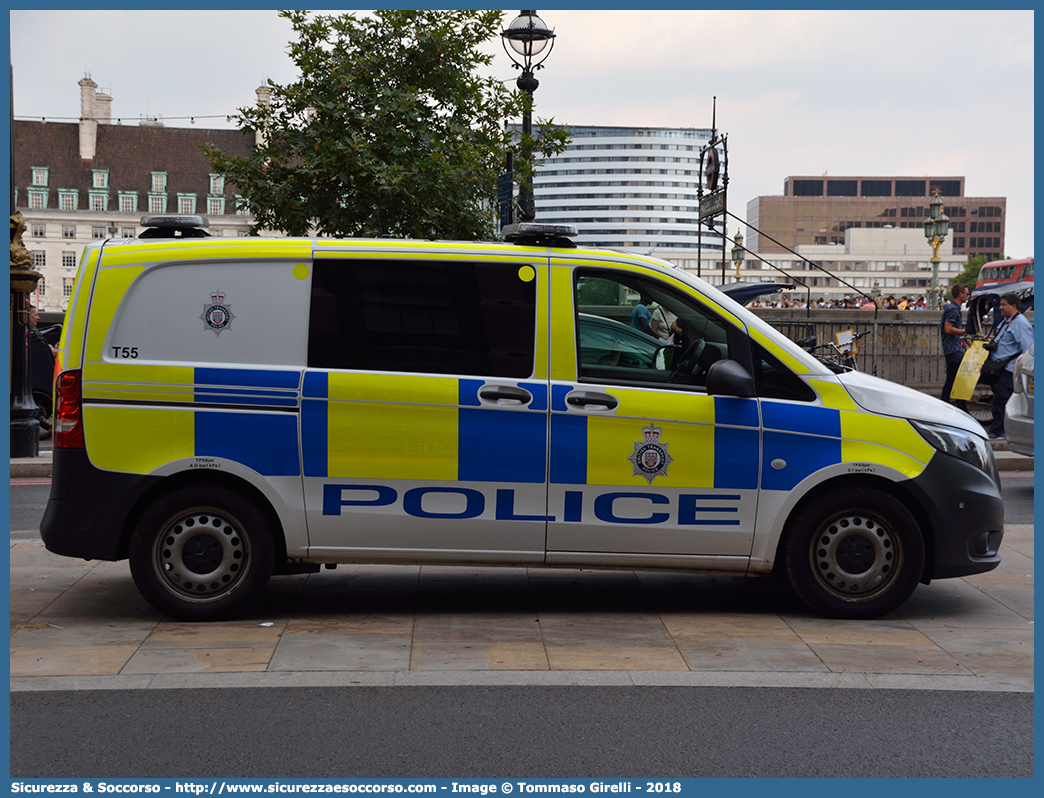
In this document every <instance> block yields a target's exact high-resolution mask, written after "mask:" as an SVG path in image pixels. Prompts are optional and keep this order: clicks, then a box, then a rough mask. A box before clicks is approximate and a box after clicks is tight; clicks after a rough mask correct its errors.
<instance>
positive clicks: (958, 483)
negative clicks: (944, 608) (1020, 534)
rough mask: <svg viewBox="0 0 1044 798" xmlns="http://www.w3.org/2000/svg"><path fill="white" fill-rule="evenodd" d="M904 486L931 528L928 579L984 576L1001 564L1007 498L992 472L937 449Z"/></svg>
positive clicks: (926, 577) (928, 538) (926, 566)
mask: <svg viewBox="0 0 1044 798" xmlns="http://www.w3.org/2000/svg"><path fill="white" fill-rule="evenodd" d="M903 485H904V487H906V488H907V489H908V490H909V491H910V493H911V494H912V495H913V497H914V499H915V500H916V501H917V503H918V504H919V505H920V507H919V509H920V513H921V515H922V521H923V522H925V523H926V524H927V527H928V529H927V530H926V532H927V535H926V540H925V543H926V545H927V547H928V551H927V559H926V561H925V566H924V581H928V580H930V579H944V578H947V577H953V576H969V575H971V574H981V573H984V572H985V571H992V570H993V569H994V568H996V567H997V566H998V565H1000V560H1001V558H1000V544H1001V539H1002V538H1003V537H1004V500H1003V499H1002V498H1001V495H1000V485H998V484H997V482H995V481H994V479H993V478H992V477H991V476H990V475H989V474H986V473H984V472H983V471H981V470H979V469H978V468H976V467H975V466H973V465H971V464H970V463H966V462H965V461H963V460H960V459H958V458H956V457H952V456H950V455H947V454H943V453H942V452H939V453H937V454H936V455H935V456H934V457H933V458H932V460H931V462H930V463H929V464H928V467H927V468H925V470H924V471H923V472H922V473H921V474H920V476H918V477H916V478H914V479H912V480H910V481H909V482H906V483H903Z"/></svg>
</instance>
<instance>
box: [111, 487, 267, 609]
mask: <svg viewBox="0 0 1044 798" xmlns="http://www.w3.org/2000/svg"><path fill="white" fill-rule="evenodd" d="M274 561H275V545H274V542H273V535H272V529H271V525H270V524H269V522H268V519H267V518H266V517H265V515H264V513H263V512H261V510H260V509H259V508H257V507H256V506H254V504H253V503H251V502H250V501H249V500H247V499H246V498H245V497H244V496H243V495H241V494H239V493H236V492H234V491H231V490H228V489H225V488H221V487H209V486H208V487H186V488H181V489H179V490H176V491H173V492H171V493H169V494H167V495H166V496H164V497H162V498H161V499H159V500H158V501H157V502H155V503H154V504H152V505H151V506H150V507H149V508H148V509H147V510H146V511H145V512H144V513H143V514H142V516H141V518H140V519H139V520H138V523H137V525H136V526H135V529H134V533H133V536H132V538H131V546H130V564H131V574H132V575H133V577H134V583H135V584H136V585H137V586H138V590H140V591H141V593H142V595H143V596H145V598H146V599H148V601H149V603H150V604H152V605H153V606H154V607H156V609H158V610H160V611H162V612H165V613H167V614H168V615H171V616H173V617H174V618H178V619H180V620H185V621H201V620H216V619H220V618H226V617H230V616H232V615H235V614H236V613H237V612H238V611H240V610H242V609H243V608H244V607H245V606H246V605H247V604H248V603H249V602H250V601H251V600H252V599H254V598H255V597H256V596H257V595H258V594H259V593H260V592H261V591H262V590H263V589H264V587H265V585H266V584H267V583H268V578H269V577H270V576H271V575H272V569H273V566H274Z"/></svg>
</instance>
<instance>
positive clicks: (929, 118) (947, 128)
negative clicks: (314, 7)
mask: <svg viewBox="0 0 1044 798" xmlns="http://www.w3.org/2000/svg"><path fill="white" fill-rule="evenodd" d="M516 13H517V12H516V11H510V12H507V13H506V14H505V17H504V24H505V25H506V24H507V23H508V22H510V21H511V19H513V18H514V16H515V15H516ZM540 14H541V17H542V18H543V19H544V21H545V22H546V23H547V25H548V26H549V27H552V28H554V29H555V32H556V34H557V39H556V42H555V48H554V51H553V52H552V53H551V55H550V57H549V58H548V59H547V61H546V62H545V67H544V69H542V70H540V71H539V72H538V75H537V76H538V78H539V79H540V87H539V89H537V92H536V95H535V103H536V110H535V115H536V116H537V117H538V118H545V119H547V118H552V119H554V121H555V122H559V123H567V124H577V125H622V126H636V127H643V126H649V127H696V128H709V127H710V126H711V121H712V112H713V108H714V102H715V100H714V98H715V97H716V98H717V100H716V103H717V111H716V121H717V128H718V130H719V131H721V132H723V133H726V134H727V135H728V147H729V175H730V180H731V182H730V185H729V199H728V201H729V209H730V210H732V211H733V212H734V213H736V215H737V216H741V217H745V215H746V210H745V209H746V205H747V202H748V201H749V200H751V199H754V198H755V197H757V196H760V195H779V194H782V192H783V181H784V179H785V178H786V177H787V176H788V175H820V174H826V175H828V176H831V175H836V176H845V175H882V176H885V175H911V176H921V175H928V174H931V175H939V176H960V175H963V176H964V177H965V178H966V181H965V194H966V195H968V196H975V197H998V196H999V197H1007V203H1008V204H1007V210H1008V212H1007V219H1008V221H1007V231H1006V247H1005V249H1006V254H1008V255H1010V256H1012V257H1024V256H1028V255H1032V254H1033V234H1034V231H1033V189H1034V180H1033V174H1034V160H1033V140H1034V125H1033V122H1034V90H1033V68H1034V53H1033V38H1034V37H1033V33H1034V31H1033V22H1034V19H1033V12H1032V11H1029V10H1023V11H961V10H953V9H952V8H947V9H946V10H945V12H944V13H940V12H938V11H936V12H927V11H896V10H889V11H822V10H820V11H772V10H758V11H690V10H668V11H623V10H612V11H606V10H574V11H541V12H540ZM10 26H11V63H12V65H13V69H14V113H15V116H16V117H18V118H30V117H31V118H37V119H39V118H41V117H46V118H48V119H53V120H62V119H66V120H70V121H73V120H75V119H77V118H78V116H79V86H78V85H77V83H78V81H79V80H80V79H81V78H83V77H84V76H85V75H90V77H91V78H92V79H93V80H94V81H95V82H96V83H97V84H98V86H99V89H101V90H103V91H106V92H108V93H109V94H111V95H112V97H113V103H112V113H113V116H114V117H116V118H121V119H123V120H124V124H128V123H129V124H137V122H138V121H139V120H140V119H141V118H143V117H145V116H152V117H159V118H160V119H162V120H163V121H164V122H165V124H167V125H170V126H191V125H192V124H195V125H197V126H200V127H231V126H232V125H231V124H230V123H229V122H228V121H227V117H228V116H229V115H231V114H234V113H235V111H236V109H237V108H240V107H242V106H244V105H249V104H252V103H253V102H254V101H255V94H254V90H255V89H256V88H257V87H258V86H260V85H261V84H262V83H263V82H264V81H265V80H267V79H271V80H273V81H275V82H277V83H287V82H290V81H292V80H293V79H294V78H295V76H296V72H295V68H294V65H293V63H292V62H291V61H290V59H289V57H288V56H287V45H288V43H289V41H290V40H291V38H292V32H291V30H290V25H289V23H288V22H286V21H285V20H282V19H280V18H279V17H278V16H277V14H276V12H275V11H248V10H238V11H78V10H62V11H11V13H10ZM928 31H930V33H928ZM100 32H104V35H99V33H100ZM85 41H86V42H89V43H90V46H86V47H85V46H84V42H85ZM44 42H45V43H46V46H45V47H42V43H44ZM186 43H192V44H191V46H186ZM491 48H495V49H494V50H491V51H495V52H496V53H497V56H496V59H495V62H494V65H493V70H492V72H493V74H496V75H499V76H502V77H503V78H504V79H505V80H508V81H510V80H512V79H513V78H514V76H515V75H517V72H516V71H515V70H513V69H512V67H511V65H510V63H509V61H508V58H507V56H506V55H505V54H504V53H503V51H502V50H501V49H500V46H499V42H497V43H492V44H491ZM190 118H194V119H195V122H194V123H193V122H192V121H191V119H190ZM734 226H736V223H735V222H731V223H730V230H731V228H732V227H734ZM925 246H926V247H927V243H926V245H925Z"/></svg>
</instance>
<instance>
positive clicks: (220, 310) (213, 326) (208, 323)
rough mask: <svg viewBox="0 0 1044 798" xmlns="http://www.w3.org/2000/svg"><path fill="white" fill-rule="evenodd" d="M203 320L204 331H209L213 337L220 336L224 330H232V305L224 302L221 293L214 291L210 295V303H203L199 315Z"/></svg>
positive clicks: (222, 293) (223, 296)
mask: <svg viewBox="0 0 1044 798" xmlns="http://www.w3.org/2000/svg"><path fill="white" fill-rule="evenodd" d="M199 317H200V318H201V319H202V320H203V325H204V329H207V330H211V331H212V332H213V333H214V335H221V333H223V332H224V331H225V330H230V329H232V320H233V319H234V318H235V316H234V315H233V314H232V305H231V304H230V303H228V302H226V301H225V294H224V292H223V291H214V292H213V293H212V294H211V295H210V302H204V303H203V312H202V313H201V314H200V315H199Z"/></svg>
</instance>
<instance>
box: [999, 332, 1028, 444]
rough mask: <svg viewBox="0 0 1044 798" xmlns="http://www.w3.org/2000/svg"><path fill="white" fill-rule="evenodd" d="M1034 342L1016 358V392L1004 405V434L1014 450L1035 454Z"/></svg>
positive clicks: (1014, 382)
mask: <svg viewBox="0 0 1044 798" xmlns="http://www.w3.org/2000/svg"><path fill="white" fill-rule="evenodd" d="M1033 346H1034V345H1033V344H1030V348H1029V349H1027V350H1026V351H1025V352H1023V353H1022V354H1021V355H1019V356H1018V358H1016V360H1015V376H1014V379H1013V380H1012V384H1013V387H1014V388H1015V392H1014V393H1013V394H1012V395H1011V398H1010V399H1009V400H1008V404H1007V405H1006V406H1005V407H1004V434H1005V435H1006V436H1007V438H1008V446H1009V448H1010V449H1011V450H1012V451H1013V452H1018V453H1019V454H1026V455H1029V456H1030V457H1032V456H1033Z"/></svg>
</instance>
